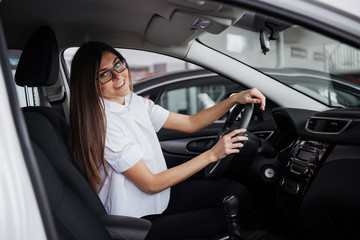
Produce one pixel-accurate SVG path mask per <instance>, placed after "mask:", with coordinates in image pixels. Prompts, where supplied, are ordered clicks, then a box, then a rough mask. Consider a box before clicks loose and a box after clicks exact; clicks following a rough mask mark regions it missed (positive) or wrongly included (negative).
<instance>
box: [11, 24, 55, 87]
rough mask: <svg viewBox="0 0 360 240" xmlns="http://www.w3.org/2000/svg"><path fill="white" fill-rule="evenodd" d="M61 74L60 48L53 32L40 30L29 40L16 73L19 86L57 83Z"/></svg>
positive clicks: (39, 85) (49, 29) (44, 28)
mask: <svg viewBox="0 0 360 240" xmlns="http://www.w3.org/2000/svg"><path fill="white" fill-rule="evenodd" d="M58 74H59V48H58V44H57V41H56V37H55V34H54V32H53V30H52V29H51V28H49V27H47V26H43V27H41V28H39V29H38V30H37V31H36V32H35V33H34V34H33V35H32V36H31V38H30V39H29V40H28V42H27V43H26V45H25V48H24V50H23V52H22V54H21V57H20V60H19V64H18V66H17V69H16V73H15V82H16V84H17V85H19V86H28V87H41V86H50V85H53V84H55V83H56V81H57V78H58Z"/></svg>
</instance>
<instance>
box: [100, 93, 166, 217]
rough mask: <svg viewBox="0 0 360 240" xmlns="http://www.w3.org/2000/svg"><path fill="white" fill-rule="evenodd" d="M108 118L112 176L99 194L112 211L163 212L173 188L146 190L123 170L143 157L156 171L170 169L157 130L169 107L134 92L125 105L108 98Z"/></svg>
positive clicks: (135, 214) (134, 214) (107, 148)
mask: <svg viewBox="0 0 360 240" xmlns="http://www.w3.org/2000/svg"><path fill="white" fill-rule="evenodd" d="M104 103H105V113H106V120H107V130H106V139H105V159H106V161H107V162H108V164H109V167H108V168H107V171H108V174H109V175H108V177H106V179H104V177H105V175H104V173H103V172H102V177H103V179H104V185H103V186H102V187H101V189H100V191H99V197H100V199H101V201H102V203H103V204H104V206H105V209H106V211H107V213H108V214H113V215H125V216H132V217H142V216H145V215H150V214H159V213H162V212H163V211H164V210H165V209H166V208H167V206H168V203H169V198H170V189H166V190H164V191H162V192H159V193H156V194H148V193H146V192H143V191H142V190H141V189H140V188H138V187H137V186H136V185H135V184H133V183H132V182H131V181H130V180H128V179H127V178H125V176H124V175H123V174H122V172H124V171H126V170H128V169H129V168H131V167H132V166H134V165H135V164H136V163H137V162H138V161H139V160H140V159H142V160H143V161H144V162H145V164H146V165H147V166H148V168H149V169H150V171H151V172H152V173H154V174H156V173H159V172H162V171H164V170H166V169H167V167H166V163H165V159H164V155H163V153H162V150H161V146H160V143H159V140H158V138H157V135H156V132H157V131H159V130H160V128H161V127H162V126H163V125H164V123H165V122H166V120H167V118H168V116H169V111H168V110H165V109H164V108H162V107H160V106H158V105H155V104H154V103H153V102H152V101H151V100H149V99H145V98H143V97H141V96H138V95H136V94H135V93H132V92H130V93H129V94H128V95H127V96H126V97H125V105H121V104H118V103H115V102H112V101H108V100H104Z"/></svg>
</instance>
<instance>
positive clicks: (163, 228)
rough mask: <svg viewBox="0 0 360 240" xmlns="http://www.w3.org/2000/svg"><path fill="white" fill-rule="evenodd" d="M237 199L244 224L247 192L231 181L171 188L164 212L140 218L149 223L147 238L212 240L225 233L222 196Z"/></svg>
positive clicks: (247, 211)
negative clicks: (208, 239) (200, 239)
mask: <svg viewBox="0 0 360 240" xmlns="http://www.w3.org/2000/svg"><path fill="white" fill-rule="evenodd" d="M228 195H235V196H237V197H238V199H239V203H240V204H239V217H240V218H241V219H240V220H242V221H245V220H246V218H247V217H248V215H249V214H250V212H251V207H252V206H251V203H252V201H251V197H250V194H249V192H248V191H247V189H246V188H245V187H244V186H243V185H241V184H240V183H238V182H235V181H232V180H225V179H224V180H194V181H185V182H182V183H179V184H177V185H175V186H173V187H172V188H171V194H170V202H169V205H168V207H167V209H166V210H165V211H164V212H163V213H162V214H158V215H149V216H145V217H143V218H145V219H148V220H150V221H151V222H152V228H151V230H150V232H149V234H148V236H147V238H146V239H157V240H161V239H171V240H173V239H195V238H197V239H198V238H203V239H207V238H213V237H215V236H220V235H222V234H224V233H226V231H227V222H226V215H225V210H224V207H223V204H222V201H223V199H224V197H225V196H228Z"/></svg>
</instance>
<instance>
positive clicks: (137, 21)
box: [0, 0, 241, 51]
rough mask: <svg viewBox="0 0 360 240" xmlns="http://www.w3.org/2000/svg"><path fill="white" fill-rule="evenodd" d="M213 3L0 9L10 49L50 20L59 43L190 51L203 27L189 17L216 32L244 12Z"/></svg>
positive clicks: (57, 0) (61, 0)
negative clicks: (209, 23) (210, 24)
mask: <svg viewBox="0 0 360 240" xmlns="http://www.w3.org/2000/svg"><path fill="white" fill-rule="evenodd" d="M210 4H216V5H217V6H216V5H215V8H214V9H213V10H209V9H206V8H204V6H202V5H201V4H200V5H199V4H197V5H196V4H193V1H189V3H188V4H187V3H186V1H185V5H187V6H182V5H184V1H182V0H168V1H165V0H151V1H148V0H131V1H128V0H102V1H99V0H52V1H49V0H32V1H28V0H3V1H2V2H1V3H0V14H1V19H2V23H3V25H4V31H5V37H6V40H7V43H8V48H9V49H22V48H23V47H24V44H25V42H26V40H27V39H28V38H29V36H30V35H31V34H32V33H33V32H34V31H35V30H36V29H37V28H39V27H40V26H41V25H49V26H50V27H52V28H53V29H54V31H55V34H56V36H57V39H58V43H59V47H60V48H66V47H70V46H78V45H80V44H81V43H83V42H84V41H89V40H99V41H104V42H107V43H109V44H111V45H113V46H116V47H130V48H139V47H142V48H146V46H148V48H151V47H153V48H156V46H160V47H173V46H174V45H178V46H183V48H184V51H186V45H187V44H188V43H189V41H190V40H192V39H194V38H195V37H197V36H199V35H201V34H203V33H204V32H205V31H204V30H203V29H200V28H195V27H194V26H192V25H191V23H189V21H190V22H191V21H193V18H191V17H189V16H199V17H200V18H204V19H211V21H212V22H213V24H217V25H218V26H220V29H217V31H222V30H223V29H225V28H226V27H227V26H229V25H231V24H233V23H234V22H235V21H237V20H238V18H239V17H240V16H241V12H239V11H236V10H235V9H234V8H231V7H227V6H225V5H223V4H217V3H210ZM184 14H185V15H184ZM179 16H180V17H179ZM221 27H223V29H222V28H221ZM174 29H176V31H175V30H174ZM169 33H170V34H169ZM174 35H176V36H174ZM154 46H155V47H154Z"/></svg>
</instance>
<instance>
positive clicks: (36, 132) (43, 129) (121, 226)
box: [15, 27, 151, 240]
mask: <svg viewBox="0 0 360 240" xmlns="http://www.w3.org/2000/svg"><path fill="white" fill-rule="evenodd" d="M58 57H59V51H58V47H57V42H56V38H55V34H54V32H53V31H52V29H50V28H49V27H41V28H40V29H39V30H38V31H36V32H35V33H34V35H33V36H32V37H31V39H30V40H29V41H28V43H27V45H26V46H25V49H24V51H23V55H22V56H21V58H20V61H19V65H18V71H17V72H16V75H15V78H16V82H17V83H21V84H22V85H28V86H36V87H39V86H48V85H51V83H54V82H56V79H54V78H57V76H58V73H59V64H58V63H59V61H58ZM34 69H36V71H34ZM38 71H42V72H41V74H38ZM23 113H24V118H25V122H26V125H27V128H28V133H29V137H30V140H31V143H32V146H33V151H34V154H35V158H36V161H37V163H38V166H39V170H40V174H41V178H42V180H43V181H42V182H43V183H44V187H45V192H46V195H47V198H48V202H49V205H50V209H51V213H52V216H53V220H54V225H55V227H56V230H57V235H58V238H59V239H83V240H91V239H94V240H95V239H96V240H99V239H104V240H110V239H124V240H125V239H139V240H140V239H144V238H145V237H146V235H147V232H148V231H149V229H150V226H151V223H150V222H149V221H147V220H144V219H139V218H131V217H124V216H111V215H107V214H106V211H105V209H104V207H103V205H102V203H101V201H100V199H99V198H98V196H97V194H96V193H95V192H94V191H93V190H92V188H91V187H90V186H89V184H88V183H87V181H86V179H85V178H84V177H83V175H82V174H81V172H80V171H79V170H78V168H77V167H76V166H75V164H74V163H73V161H72V158H71V155H70V151H69V148H68V145H67V139H68V132H69V127H68V125H67V123H66V121H65V119H64V117H63V116H61V115H60V114H59V113H58V112H57V111H56V110H54V109H52V108H49V107H25V108H23Z"/></svg>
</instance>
